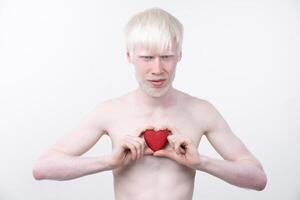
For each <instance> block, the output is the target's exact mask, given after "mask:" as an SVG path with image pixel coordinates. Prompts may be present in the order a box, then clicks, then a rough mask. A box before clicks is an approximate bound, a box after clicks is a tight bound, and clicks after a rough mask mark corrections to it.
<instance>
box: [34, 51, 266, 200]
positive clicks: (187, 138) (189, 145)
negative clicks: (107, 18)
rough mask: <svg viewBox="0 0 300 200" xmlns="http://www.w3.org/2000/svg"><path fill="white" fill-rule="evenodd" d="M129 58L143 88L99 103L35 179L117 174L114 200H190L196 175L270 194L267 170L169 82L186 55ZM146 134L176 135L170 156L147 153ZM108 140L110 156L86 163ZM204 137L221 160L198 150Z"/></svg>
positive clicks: (208, 108) (209, 108)
mask: <svg viewBox="0 0 300 200" xmlns="http://www.w3.org/2000/svg"><path fill="white" fill-rule="evenodd" d="M127 56H128V61H129V62H130V63H132V64H133V65H134V66H135V70H136V75H137V79H138V81H139V83H140V87H139V88H137V89H136V90H134V91H132V92H129V93H127V94H125V95H123V96H121V97H119V98H116V99H111V100H107V101H105V102H103V103H101V104H100V105H99V106H98V107H97V108H96V109H95V110H94V112H92V113H90V114H89V115H88V116H87V117H86V118H85V119H84V120H83V121H82V123H81V124H80V125H79V127H78V128H75V129H74V130H72V131H71V132H70V133H68V134H67V135H65V136H64V137H63V138H61V139H60V140H59V141H58V142H57V143H56V144H55V145H54V146H52V147H50V149H49V150H48V151H47V152H46V153H44V154H43V155H42V156H41V158H40V159H39V160H38V161H37V163H36V164H35V166H34V169H33V175H34V177H35V178H36V179H38V180H40V179H52V180H69V179H74V178H78V177H82V176H85V175H89V174H94V173H98V172H101V171H107V170H112V172H113V176H114V191H115V199H116V200H140V199H143V200H148V199H149V200H150V199H151V200H153V199H156V200H168V199H170V200H182V199H185V200H191V199H192V196H193V190H194V178H195V173H196V172H197V171H203V172H206V173H209V174H211V175H213V176H216V177H218V178H220V179H222V180H224V181H226V182H228V183H230V184H232V185H236V186H238V187H243V188H249V189H254V190H263V189H264V188H265V185H266V182H267V177H266V175H265V173H264V170H263V167H262V165H261V164H260V162H259V161H258V160H257V159H256V158H255V157H254V155H253V154H252V153H251V152H250V151H249V150H248V149H247V148H246V146H245V145H244V144H243V143H242V141H241V140H240V139H239V138H238V137H237V136H236V135H235V134H234V133H233V132H232V130H231V129H230V127H229V125H228V124H227V122H226V121H225V120H224V118H223V117H222V116H221V114H220V113H219V112H218V111H217V110H216V108H215V107H214V106H213V105H212V104H211V103H209V102H208V101H206V100H203V99H199V98H197V97H193V96H190V95H188V94H186V93H184V92H181V91H179V90H177V89H175V88H173V86H172V78H171V77H172V75H175V70H176V64H177V62H179V61H180V59H181V52H178V51H177V50H176V49H175V48H172V49H171V50H168V51H164V52H157V51H155V50H149V49H145V48H143V47H139V48H137V49H136V50H135V51H134V52H128V54H127ZM156 78H157V79H161V78H162V79H165V82H164V84H163V85H162V86H154V85H152V84H151V83H150V82H148V81H147V80H153V79H155V80H157V79H156ZM141 85H143V87H141ZM145 88H146V89H145ZM163 88H165V92H161V91H163ZM166 88H167V89H166ZM155 95H156V96H155ZM153 96H155V97H153ZM147 128H153V129H156V130H159V129H165V128H168V129H170V130H171V131H172V134H171V135H170V136H168V142H169V143H168V145H167V146H166V147H165V149H163V150H160V151H156V152H153V151H152V150H150V149H149V148H148V147H147V145H146V144H145V141H144V138H143V136H142V135H141V133H142V132H143V131H144V130H146V129H147ZM104 134H107V135H108V136H109V137H110V139H111V141H112V152H111V154H109V155H100V156H97V157H84V156H82V155H83V154H84V153H85V152H87V151H88V150H89V149H90V148H92V147H93V146H94V145H95V144H96V142H97V141H98V140H99V139H100V138H101V137H102V136H103V135H104ZM202 136H206V137H207V139H208V141H209V142H210V143H211V145H212V146H213V147H214V149H216V151H217V152H218V153H219V154H220V155H221V156H222V157H223V159H214V158H211V157H208V156H205V155H203V154H201V152H199V151H198V146H199V144H200V141H201V138H202ZM196 187H200V186H196ZM141 188H143V190H141ZM170 191H172V192H170Z"/></svg>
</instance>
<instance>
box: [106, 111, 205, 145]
mask: <svg viewBox="0 0 300 200" xmlns="http://www.w3.org/2000/svg"><path fill="white" fill-rule="evenodd" d="M147 128H155V129H157V130H159V129H165V128H169V129H171V130H176V131H174V133H172V134H182V135H185V136H186V137H188V138H190V139H191V140H192V141H193V142H194V143H195V144H196V145H197V146H198V145H199V142H200V139H201V137H202V135H203V134H204V132H205V130H204V126H203V124H201V120H200V121H199V119H196V118H195V117H194V115H193V114H192V113H191V112H189V111H187V110H182V109H174V110H168V111H160V112H148V113H146V112H134V111H132V110H130V109H128V110H126V112H122V113H119V114H118V115H114V117H113V118H112V119H111V120H110V122H109V123H108V126H107V132H108V134H109V136H110V138H111V141H112V144H113V146H115V145H116V144H117V143H118V142H120V141H121V140H122V138H123V137H125V136H126V135H133V136H142V135H141V133H142V131H143V130H145V129H147ZM175 132H176V133H175Z"/></svg>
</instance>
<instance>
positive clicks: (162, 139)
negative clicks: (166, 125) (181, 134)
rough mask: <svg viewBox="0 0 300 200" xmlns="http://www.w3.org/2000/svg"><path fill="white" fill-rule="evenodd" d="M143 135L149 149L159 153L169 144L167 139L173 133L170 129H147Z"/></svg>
mask: <svg viewBox="0 0 300 200" xmlns="http://www.w3.org/2000/svg"><path fill="white" fill-rule="evenodd" d="M143 134H144V138H145V141H146V144H147V145H148V147H149V148H150V149H152V150H153V151H158V150H160V149H162V148H164V147H165V145H166V144H167V143H168V140H167V137H168V135H170V134H171V131H170V130H168V129H165V130H159V131H155V130H153V129H147V130H145V131H144V132H143Z"/></svg>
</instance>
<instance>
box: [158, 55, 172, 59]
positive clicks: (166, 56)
mask: <svg viewBox="0 0 300 200" xmlns="http://www.w3.org/2000/svg"><path fill="white" fill-rule="evenodd" d="M171 57H172V55H163V56H161V59H163V60H168V59H169V58H171Z"/></svg>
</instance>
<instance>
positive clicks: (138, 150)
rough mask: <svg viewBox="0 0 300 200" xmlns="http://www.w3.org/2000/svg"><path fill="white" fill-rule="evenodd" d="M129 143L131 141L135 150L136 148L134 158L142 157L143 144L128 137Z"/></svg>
mask: <svg viewBox="0 0 300 200" xmlns="http://www.w3.org/2000/svg"><path fill="white" fill-rule="evenodd" d="M126 141H127V142H128V143H130V144H131V145H132V146H133V148H134V150H135V153H134V154H133V160H137V159H139V158H140V156H141V145H140V143H139V142H137V141H135V140H132V139H128V138H127V140H126Z"/></svg>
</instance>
